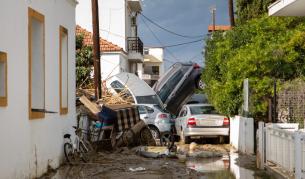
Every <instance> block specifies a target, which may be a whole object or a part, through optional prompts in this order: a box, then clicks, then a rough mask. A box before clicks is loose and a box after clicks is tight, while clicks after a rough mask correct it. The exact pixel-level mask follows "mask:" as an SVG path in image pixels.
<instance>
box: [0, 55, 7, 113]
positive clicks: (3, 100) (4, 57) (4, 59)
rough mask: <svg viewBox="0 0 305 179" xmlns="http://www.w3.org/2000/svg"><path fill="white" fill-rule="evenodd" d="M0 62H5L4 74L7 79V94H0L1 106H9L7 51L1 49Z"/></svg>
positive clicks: (5, 88) (5, 82) (5, 87)
mask: <svg viewBox="0 0 305 179" xmlns="http://www.w3.org/2000/svg"><path fill="white" fill-rule="evenodd" d="M0 63H4V65H5V66H4V70H5V72H4V74H5V79H4V85H5V86H4V90H5V95H4V96H0V107H6V106H7V96H8V91H7V53H5V52H1V51H0Z"/></svg>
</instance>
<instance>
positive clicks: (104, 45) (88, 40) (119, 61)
mask: <svg viewBox="0 0 305 179" xmlns="http://www.w3.org/2000/svg"><path fill="white" fill-rule="evenodd" d="M76 34H77V35H82V36H83V38H84V39H83V43H84V45H88V46H92V45H93V40H92V33H91V32H89V31H87V30H86V29H84V28H82V27H80V26H79V25H77V26H76ZM100 50H101V52H102V54H101V76H102V80H106V79H107V78H108V77H110V76H112V75H115V74H118V73H120V72H129V63H128V58H127V53H126V52H125V51H124V50H123V48H121V47H119V46H117V45H115V44H113V43H111V42H108V41H106V40H104V39H102V38H100Z"/></svg>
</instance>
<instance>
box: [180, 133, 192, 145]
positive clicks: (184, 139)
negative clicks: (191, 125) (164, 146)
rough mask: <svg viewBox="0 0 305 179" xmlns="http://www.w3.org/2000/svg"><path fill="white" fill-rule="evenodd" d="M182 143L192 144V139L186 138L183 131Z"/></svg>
mask: <svg viewBox="0 0 305 179" xmlns="http://www.w3.org/2000/svg"><path fill="white" fill-rule="evenodd" d="M180 139H181V143H182V144H190V143H191V138H190V137H189V136H184V132H183V131H181V137H180Z"/></svg>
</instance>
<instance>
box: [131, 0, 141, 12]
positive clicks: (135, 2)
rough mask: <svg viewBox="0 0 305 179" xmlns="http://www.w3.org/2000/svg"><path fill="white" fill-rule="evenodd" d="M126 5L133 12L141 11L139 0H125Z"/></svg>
mask: <svg viewBox="0 0 305 179" xmlns="http://www.w3.org/2000/svg"><path fill="white" fill-rule="evenodd" d="M127 2H128V6H129V8H130V10H131V11H133V12H141V11H142V3H141V0H127Z"/></svg>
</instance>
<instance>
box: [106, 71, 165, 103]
mask: <svg viewBox="0 0 305 179" xmlns="http://www.w3.org/2000/svg"><path fill="white" fill-rule="evenodd" d="M106 86H107V88H108V89H110V90H111V92H112V93H120V92H121V91H123V90H125V95H127V96H126V97H132V99H133V101H134V104H158V105H159V106H161V107H163V106H162V103H161V100H160V98H159V96H158V95H157V94H156V92H155V91H154V90H153V89H152V88H151V87H150V86H149V85H148V84H147V83H146V82H145V81H143V80H141V79H140V78H139V77H137V76H136V75H135V74H132V73H125V72H122V73H119V74H117V75H114V76H112V77H110V78H109V79H107V80H106Z"/></svg>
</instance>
